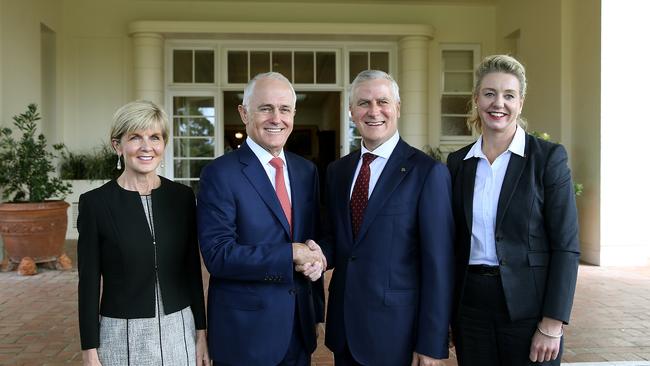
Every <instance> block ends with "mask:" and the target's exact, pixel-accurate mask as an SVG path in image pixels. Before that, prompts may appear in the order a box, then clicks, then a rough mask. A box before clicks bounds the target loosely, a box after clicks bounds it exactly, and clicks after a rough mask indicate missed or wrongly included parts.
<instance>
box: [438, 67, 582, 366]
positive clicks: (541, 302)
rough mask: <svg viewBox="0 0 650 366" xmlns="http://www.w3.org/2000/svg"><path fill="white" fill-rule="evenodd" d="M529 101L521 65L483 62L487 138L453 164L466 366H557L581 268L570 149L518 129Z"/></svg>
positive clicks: (478, 95) (476, 119)
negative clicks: (522, 112)
mask: <svg viewBox="0 0 650 366" xmlns="http://www.w3.org/2000/svg"><path fill="white" fill-rule="evenodd" d="M525 95H526V76H525V71H524V67H523V66H522V65H521V64H520V63H519V62H518V61H517V60H515V59H514V58H512V57H509V56H505V55H496V56H490V57H487V58H486V59H484V60H483V62H482V63H481V64H480V65H479V66H478V69H477V71H476V85H475V88H474V96H473V100H472V102H473V110H472V116H471V117H470V123H471V124H473V125H474V127H475V128H477V129H478V130H479V131H481V136H480V137H479V139H478V141H477V142H476V143H474V144H471V145H469V146H466V147H465V148H463V149H460V150H459V151H456V152H454V153H452V154H450V155H449V158H448V161H447V162H448V166H449V169H450V172H451V176H452V186H453V201H452V205H453V210H454V219H455V222H456V290H455V299H456V307H455V311H456V314H455V316H454V322H453V334H454V339H455V344H456V351H457V356H458V362H459V365H461V366H472V365H486V366H489V365H494V366H520V365H529V364H543V365H559V364H560V358H561V352H562V335H563V331H562V327H563V324H566V323H568V321H569V315H570V312H571V306H572V303H573V295H574V292H575V286H576V277H577V271H578V258H579V243H578V222H577V211H576V205H575V198H574V192H573V184H572V182H571V175H570V171H569V168H568V166H567V153H566V151H565V149H564V148H563V147H562V146H561V145H558V144H554V143H551V142H547V141H543V140H540V139H538V138H535V137H533V136H531V135H529V134H526V133H525V132H524V130H523V128H522V126H520V125H523V121H522V120H521V118H520V117H519V115H520V113H521V110H522V107H523V103H524V97H525Z"/></svg>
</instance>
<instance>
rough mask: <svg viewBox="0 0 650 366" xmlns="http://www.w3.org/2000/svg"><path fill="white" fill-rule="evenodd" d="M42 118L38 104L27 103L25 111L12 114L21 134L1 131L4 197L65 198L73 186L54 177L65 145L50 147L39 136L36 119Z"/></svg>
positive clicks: (0, 180)
mask: <svg viewBox="0 0 650 366" xmlns="http://www.w3.org/2000/svg"><path fill="white" fill-rule="evenodd" d="M40 119H41V117H40V115H39V114H38V111H37V106H36V104H33V103H32V104H30V105H29V106H27V111H26V112H25V113H22V114H19V115H17V116H14V117H13V120H14V126H15V127H16V128H17V129H18V131H20V132H21V133H22V137H21V138H20V139H19V140H16V139H14V137H13V135H12V133H13V132H12V130H11V129H10V128H8V127H7V128H3V129H2V130H0V188H1V189H2V198H3V199H7V200H10V201H14V202H19V201H25V202H42V201H45V200H46V199H53V198H55V199H63V198H65V196H66V195H68V194H70V193H71V192H72V191H71V189H70V188H71V186H70V184H69V183H66V182H63V181H62V180H61V179H60V178H58V177H55V176H54V173H55V171H56V170H55V169H54V165H53V163H52V162H53V160H54V159H56V157H57V155H61V152H62V150H63V149H64V145H63V144H55V145H53V146H52V147H53V148H54V151H55V152H57V153H58V154H55V153H53V152H52V151H50V150H49V149H48V146H47V141H46V140H45V136H44V135H43V134H42V133H41V134H38V136H37V135H36V121H38V120H40Z"/></svg>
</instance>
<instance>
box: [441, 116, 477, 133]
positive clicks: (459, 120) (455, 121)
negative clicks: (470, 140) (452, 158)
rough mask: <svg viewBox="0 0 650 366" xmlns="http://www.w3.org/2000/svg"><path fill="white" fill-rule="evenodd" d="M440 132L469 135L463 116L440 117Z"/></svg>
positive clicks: (465, 119)
mask: <svg viewBox="0 0 650 366" xmlns="http://www.w3.org/2000/svg"><path fill="white" fill-rule="evenodd" d="M442 134H443V135H445V136H471V134H472V132H471V131H470V130H469V129H468V128H467V118H465V117H442Z"/></svg>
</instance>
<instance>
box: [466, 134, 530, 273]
mask: <svg viewBox="0 0 650 366" xmlns="http://www.w3.org/2000/svg"><path fill="white" fill-rule="evenodd" d="M482 147H483V136H479V138H478V140H477V141H476V143H474V145H473V146H472V148H471V149H470V150H469V152H468V153H467V155H466V156H465V159H464V160H467V159H471V158H479V161H478V165H477V167H476V180H475V181H474V200H473V210H472V239H471V249H470V253H469V264H486V265H489V266H498V265H499V258H498V257H497V250H496V243H495V240H494V235H495V230H496V219H497V206H498V204H499V194H501V186H502V185H503V179H504V178H505V176H506V170H507V169H508V163H509V162H510V157H511V156H512V154H517V155H519V156H522V157H523V156H524V151H525V147H526V133H525V132H524V130H523V129H522V128H521V127H519V126H517V130H516V131H515V137H514V138H513V139H512V142H511V143H510V146H508V149H507V150H506V151H504V152H503V153H502V154H501V155H499V156H498V157H497V158H496V159H494V162H493V163H492V164H491V165H490V162H489V161H488V159H487V157H486V156H485V154H484V153H483V150H482Z"/></svg>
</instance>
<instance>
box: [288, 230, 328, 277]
mask: <svg viewBox="0 0 650 366" xmlns="http://www.w3.org/2000/svg"><path fill="white" fill-rule="evenodd" d="M292 249H293V263H294V265H295V267H294V268H295V270H296V271H297V272H300V273H302V274H303V275H305V277H308V278H309V280H310V281H312V282H313V281H316V280H318V279H319V278H320V277H321V276H322V275H323V272H325V270H327V259H325V255H324V254H323V251H322V250H321V248H320V246H318V244H316V242H315V241H313V240H311V239H309V240H307V241H306V242H305V243H293V247H292Z"/></svg>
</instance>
